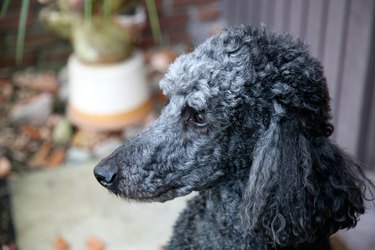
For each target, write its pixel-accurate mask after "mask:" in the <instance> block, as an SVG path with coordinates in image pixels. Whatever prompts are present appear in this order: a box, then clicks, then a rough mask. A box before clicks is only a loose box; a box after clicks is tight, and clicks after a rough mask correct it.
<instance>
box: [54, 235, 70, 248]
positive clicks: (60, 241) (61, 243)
mask: <svg viewBox="0 0 375 250" xmlns="http://www.w3.org/2000/svg"><path fill="white" fill-rule="evenodd" d="M53 247H54V248H55V249H56V250H68V249H69V248H70V246H69V243H68V242H67V241H66V240H65V239H64V238H62V237H61V236H58V237H56V239H55V240H54V242H53Z"/></svg>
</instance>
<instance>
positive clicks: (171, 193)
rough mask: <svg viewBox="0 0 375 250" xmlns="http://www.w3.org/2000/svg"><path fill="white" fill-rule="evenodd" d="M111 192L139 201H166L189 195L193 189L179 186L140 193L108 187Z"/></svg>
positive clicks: (126, 198)
mask: <svg viewBox="0 0 375 250" xmlns="http://www.w3.org/2000/svg"><path fill="white" fill-rule="evenodd" d="M107 189H108V190H109V191H110V192H112V193H113V194H115V195H116V196H119V197H121V198H123V199H125V200H130V201H137V202H162V203H163V202H166V201H169V200H173V199H174V198H177V197H180V196H185V195H188V194H190V193H191V192H192V190H191V189H186V188H178V189H169V190H162V191H159V192H155V193H140V192H134V193H133V192H131V191H129V190H118V189H115V188H113V187H112V188H111V187H108V188H107Z"/></svg>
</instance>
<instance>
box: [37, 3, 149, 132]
mask: <svg viewBox="0 0 375 250" xmlns="http://www.w3.org/2000/svg"><path fill="white" fill-rule="evenodd" d="M147 3H148V4H153V2H152V1H147ZM150 6H151V7H152V6H153V7H155V6H154V5H150ZM153 9H154V8H153ZM154 10H155V9H154ZM155 13H156V11H154V14H155ZM40 19H41V21H42V23H43V24H44V25H45V26H46V27H48V28H49V29H51V30H52V31H54V32H56V33H57V34H58V35H60V36H62V37H65V38H69V39H70V41H71V42H72V45H73V50H74V53H73V54H72V55H71V56H70V58H69V60H68V72H69V73H68V74H69V95H68V106H67V115H68V118H69V119H70V120H71V121H72V122H73V123H74V124H76V125H78V126H79V127H83V128H89V129H93V130H119V129H121V128H123V127H124V126H126V125H129V124H132V123H136V122H137V121H139V120H140V119H141V118H143V117H144V116H145V115H146V114H147V113H148V112H149V111H150V110H151V108H152V105H151V100H150V90H149V87H148V84H147V81H146V74H145V69H144V65H143V54H142V53H141V51H139V50H134V49H133V46H132V44H133V41H134V39H135V38H136V37H137V36H138V35H139V31H140V30H141V28H142V27H143V25H144V23H145V20H146V14H145V11H144V9H143V8H142V7H141V5H140V1H139V0H56V1H48V4H47V5H46V6H45V7H44V8H43V9H42V10H41V12H40ZM150 19H151V20H155V19H152V18H150ZM152 26H154V25H152Z"/></svg>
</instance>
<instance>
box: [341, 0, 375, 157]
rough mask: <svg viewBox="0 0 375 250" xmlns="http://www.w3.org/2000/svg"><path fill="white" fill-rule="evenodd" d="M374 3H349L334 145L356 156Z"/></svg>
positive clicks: (362, 1) (367, 0)
mask: <svg viewBox="0 0 375 250" xmlns="http://www.w3.org/2000/svg"><path fill="white" fill-rule="evenodd" d="M374 4H375V2H374V1H373V0H355V1H351V2H350V13H349V23H348V36H347V37H348V40H347V44H346V48H345V54H346V58H347V60H345V64H344V70H343V81H342V88H341V93H340V94H341V98H340V103H339V110H340V112H339V114H338V125H339V126H338V131H337V142H338V144H339V145H341V146H343V147H344V148H346V149H347V150H348V151H349V152H350V153H352V154H356V152H357V148H358V143H359V135H360V129H361V118H362V117H361V114H362V113H361V109H362V108H363V97H364V91H365V82H366V70H367V67H366V66H367V63H368V62H369V53H368V52H369V50H370V48H371V47H370V45H371V31H372V26H371V25H372V21H373V18H374V17H373V15H372V14H373V13H372V10H373V6H374Z"/></svg>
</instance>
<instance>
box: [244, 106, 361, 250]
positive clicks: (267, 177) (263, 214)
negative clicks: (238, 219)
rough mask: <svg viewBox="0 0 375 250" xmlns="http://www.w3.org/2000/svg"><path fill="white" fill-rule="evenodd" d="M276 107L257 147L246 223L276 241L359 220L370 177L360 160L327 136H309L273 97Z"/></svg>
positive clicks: (294, 240) (295, 240) (299, 240)
mask: <svg viewBox="0 0 375 250" xmlns="http://www.w3.org/2000/svg"><path fill="white" fill-rule="evenodd" d="M274 113H275V115H273V116H272V119H271V121H270V123H269V127H268V129H267V130H266V131H265V132H264V134H263V135H261V138H260V139H259V141H258V143H257V145H256V147H255V150H254V153H253V162H252V166H251V169H250V175H249V179H248V183H247V187H246V189H245V191H244V193H243V199H242V207H241V210H242V219H243V223H244V226H245V227H247V228H248V229H249V230H250V232H252V233H254V234H256V235H258V236H261V237H262V238H264V239H266V240H267V241H268V242H270V243H271V244H274V245H278V246H286V245H298V244H303V243H308V242H312V241H314V240H316V239H317V238H321V237H328V235H330V234H332V233H334V232H335V231H337V230H338V229H341V228H348V227H353V226H355V225H356V223H357V219H358V216H359V214H362V213H363V212H364V205H363V199H364V189H365V182H366V181H365V180H366V178H365V177H364V175H363V173H362V171H361V170H360V167H359V165H358V164H357V163H355V162H354V161H353V160H352V159H351V158H350V157H349V156H348V155H347V154H345V153H344V152H343V151H341V150H340V149H339V148H338V147H337V146H335V145H334V144H332V143H331V142H330V141H329V139H328V138H327V137H325V136H321V137H313V136H311V137H309V136H307V135H306V134H305V132H304V131H303V129H302V127H303V126H302V124H300V120H299V119H298V118H294V119H293V118H288V117H287V116H286V115H285V114H286V111H284V110H283V108H282V107H281V105H279V104H277V103H274Z"/></svg>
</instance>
